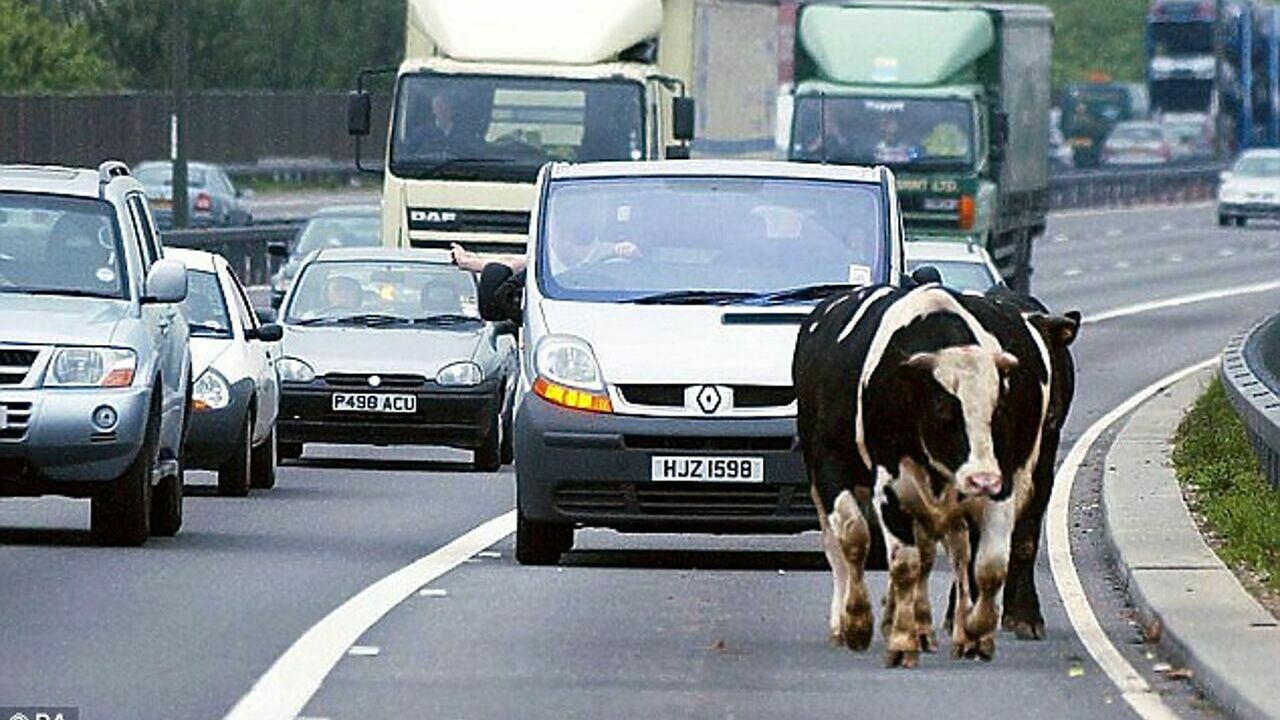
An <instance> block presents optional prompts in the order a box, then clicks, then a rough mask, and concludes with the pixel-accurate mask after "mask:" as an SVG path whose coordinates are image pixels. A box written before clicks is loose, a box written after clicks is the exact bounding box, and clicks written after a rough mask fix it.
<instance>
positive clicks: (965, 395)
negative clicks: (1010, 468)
mask: <svg viewBox="0 0 1280 720" xmlns="http://www.w3.org/2000/svg"><path fill="white" fill-rule="evenodd" d="M903 365H904V367H905V368H906V370H907V372H908V373H909V374H910V375H911V377H912V383H911V384H912V387H913V388H914V389H915V392H914V395H915V398H916V402H915V407H917V408H918V409H919V411H920V417H919V420H918V428H919V432H920V442H921V444H922V445H923V449H924V453H925V457H926V459H927V461H928V463H929V466H930V467H931V468H932V469H933V470H934V471H935V472H937V473H938V474H940V475H941V476H942V477H943V478H945V479H946V480H947V481H948V482H950V483H954V484H955V485H956V487H957V489H958V490H959V491H960V492H961V493H963V494H965V495H997V494H999V493H1000V490H1001V488H1002V487H1003V486H1004V477H1003V474H1002V473H1001V471H1000V464H999V463H998V462H997V460H996V453H995V443H994V441H993V439H992V433H991V421H992V417H993V416H994V415H995V412H996V407H997V406H998V405H999V404H1000V401H1001V397H1002V396H1003V395H1004V392H1005V388H1006V387H1007V383H1006V381H1005V378H1006V376H1007V375H1008V374H1009V373H1010V372H1011V371H1012V370H1013V369H1014V368H1016V367H1017V366H1018V359H1017V358H1016V357H1014V356H1013V355H1010V354H1009V353H1007V352H992V351H990V350H985V349H983V348H980V347H978V346H976V345H968V346H963V347H955V348H946V349H944V350H940V351H938V352H931V353H918V354H916V355H912V356H911V357H910V358H908V359H907V360H906V361H905V362H904V363H903Z"/></svg>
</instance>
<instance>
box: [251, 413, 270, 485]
mask: <svg viewBox="0 0 1280 720" xmlns="http://www.w3.org/2000/svg"><path fill="white" fill-rule="evenodd" d="M249 464H250V465H251V466H252V468H253V474H252V475H251V476H250V477H249V485H250V486H251V487H252V488H253V489H255V490H270V489H271V488H273V487H275V486H276V429H275V428H271V434H270V435H268V436H267V439H266V440H264V441H263V443H262V444H261V445H259V446H258V447H256V448H254V449H253V456H252V457H251V458H250V459H249Z"/></svg>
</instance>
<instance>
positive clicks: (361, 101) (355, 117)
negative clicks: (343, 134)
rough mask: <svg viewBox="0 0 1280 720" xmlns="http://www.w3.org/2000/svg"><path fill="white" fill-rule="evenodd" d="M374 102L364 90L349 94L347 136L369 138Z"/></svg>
mask: <svg viewBox="0 0 1280 720" xmlns="http://www.w3.org/2000/svg"><path fill="white" fill-rule="evenodd" d="M372 116H373V100H372V98H371V97H370V96H369V93H367V92H364V91H363V90H357V91H353V92H351V93H348V94H347V134H348V135H351V136H352V137H368V136H369V127H370V125H371V124H372V122H371V120H370V118H371V117H372Z"/></svg>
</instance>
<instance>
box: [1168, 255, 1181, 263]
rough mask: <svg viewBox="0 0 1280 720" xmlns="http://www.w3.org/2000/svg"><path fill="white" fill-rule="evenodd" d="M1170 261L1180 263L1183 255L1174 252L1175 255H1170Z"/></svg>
mask: <svg viewBox="0 0 1280 720" xmlns="http://www.w3.org/2000/svg"><path fill="white" fill-rule="evenodd" d="M1169 262H1171V263H1180V262H1182V256H1181V255H1178V254H1176V253H1175V254H1173V255H1170V256H1169Z"/></svg>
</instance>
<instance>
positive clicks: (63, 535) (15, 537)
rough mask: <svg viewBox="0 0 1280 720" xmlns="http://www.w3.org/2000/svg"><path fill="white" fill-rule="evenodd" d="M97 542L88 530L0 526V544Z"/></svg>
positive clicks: (89, 544)
mask: <svg viewBox="0 0 1280 720" xmlns="http://www.w3.org/2000/svg"><path fill="white" fill-rule="evenodd" d="M98 544H99V543H98V541H97V539H96V538H94V536H93V534H92V533H90V532H89V531H88V530H76V529H71V528H16V527H0V545H66V546H70V547H93V546H95V545H98Z"/></svg>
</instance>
